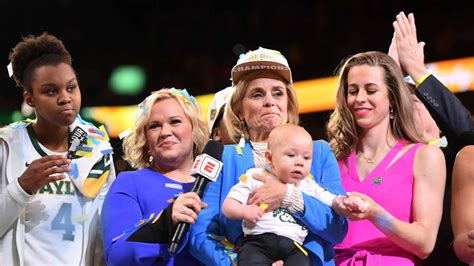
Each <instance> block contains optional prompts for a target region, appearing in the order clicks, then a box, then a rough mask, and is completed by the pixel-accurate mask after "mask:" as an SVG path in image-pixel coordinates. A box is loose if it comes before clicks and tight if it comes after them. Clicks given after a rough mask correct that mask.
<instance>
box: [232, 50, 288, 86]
mask: <svg viewBox="0 0 474 266" xmlns="http://www.w3.org/2000/svg"><path fill="white" fill-rule="evenodd" d="M258 70H270V71H275V72H277V74H278V75H280V76H281V77H282V78H284V79H285V80H286V81H287V82H289V83H293V79H292V77H291V70H290V66H289V65H288V61H287V60H286V58H285V57H284V56H283V55H282V54H281V53H280V52H279V51H277V50H270V49H266V48H263V47H259V48H258V49H257V50H255V51H249V52H247V53H245V54H241V55H240V58H239V60H237V64H236V65H235V66H234V67H233V68H232V73H231V75H232V84H233V85H235V84H237V82H238V81H239V80H240V78H242V76H244V75H245V74H247V73H249V72H252V71H258Z"/></svg>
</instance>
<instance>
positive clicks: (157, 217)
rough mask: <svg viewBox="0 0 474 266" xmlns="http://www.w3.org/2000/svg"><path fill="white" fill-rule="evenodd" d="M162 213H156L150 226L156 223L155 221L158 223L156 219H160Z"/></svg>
mask: <svg viewBox="0 0 474 266" xmlns="http://www.w3.org/2000/svg"><path fill="white" fill-rule="evenodd" d="M162 213H163V211H161V212H160V213H158V215H157V216H156V218H155V220H153V222H151V223H152V224H154V223H156V221H158V219H160V217H161V214H162Z"/></svg>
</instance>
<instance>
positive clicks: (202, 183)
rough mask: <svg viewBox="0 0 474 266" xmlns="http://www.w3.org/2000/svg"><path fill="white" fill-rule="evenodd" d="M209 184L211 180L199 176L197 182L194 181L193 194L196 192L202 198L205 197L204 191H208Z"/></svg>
mask: <svg viewBox="0 0 474 266" xmlns="http://www.w3.org/2000/svg"><path fill="white" fill-rule="evenodd" d="M208 182H209V180H208V179H207V178H205V177H203V176H200V175H198V176H197V177H196V180H195V181H194V185H193V188H192V189H191V192H196V194H198V196H199V197H200V198H202V196H203V195H204V190H205V189H206V185H207V183H208Z"/></svg>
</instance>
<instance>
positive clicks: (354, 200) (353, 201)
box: [342, 193, 369, 213]
mask: <svg viewBox="0 0 474 266" xmlns="http://www.w3.org/2000/svg"><path fill="white" fill-rule="evenodd" d="M342 201H343V203H344V205H345V206H346V208H347V209H348V210H349V211H350V212H357V213H363V212H366V211H367V209H368V208H369V204H368V203H367V202H365V201H364V200H363V199H362V198H361V197H358V196H355V195H352V194H351V193H347V196H345V197H344V198H343V200H342Z"/></svg>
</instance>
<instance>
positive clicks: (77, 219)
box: [71, 215, 89, 223]
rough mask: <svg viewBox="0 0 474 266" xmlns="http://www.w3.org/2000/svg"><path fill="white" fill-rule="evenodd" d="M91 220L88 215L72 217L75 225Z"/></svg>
mask: <svg viewBox="0 0 474 266" xmlns="http://www.w3.org/2000/svg"><path fill="white" fill-rule="evenodd" d="M87 220H89V217H88V216H87V215H80V216H73V217H71V221H72V222H73V223H80V222H85V221H87Z"/></svg>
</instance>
